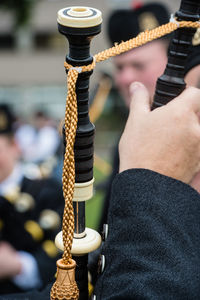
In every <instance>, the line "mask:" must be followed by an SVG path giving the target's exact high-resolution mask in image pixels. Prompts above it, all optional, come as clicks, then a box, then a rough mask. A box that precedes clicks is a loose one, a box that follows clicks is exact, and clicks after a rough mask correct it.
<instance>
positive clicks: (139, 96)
mask: <svg viewBox="0 0 200 300" xmlns="http://www.w3.org/2000/svg"><path fill="white" fill-rule="evenodd" d="M130 93H131V103H130V113H134V115H136V116H140V115H141V114H144V113H147V112H150V96H149V93H148V91H147V89H146V88H145V86H144V85H143V84H142V83H140V82H137V81H136V82H133V83H132V84H131V86H130Z"/></svg>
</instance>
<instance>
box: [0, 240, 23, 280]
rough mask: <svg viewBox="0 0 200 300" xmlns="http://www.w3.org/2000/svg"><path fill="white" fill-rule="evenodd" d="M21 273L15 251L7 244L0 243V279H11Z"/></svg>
mask: <svg viewBox="0 0 200 300" xmlns="http://www.w3.org/2000/svg"><path fill="white" fill-rule="evenodd" d="M20 272H21V263H20V260H19V257H18V254H17V251H16V250H15V249H14V248H13V247H12V246H11V245H10V244H9V243H7V242H0V279H6V278H12V277H13V276H16V275H17V274H20Z"/></svg>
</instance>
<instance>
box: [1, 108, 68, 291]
mask: <svg viewBox="0 0 200 300" xmlns="http://www.w3.org/2000/svg"><path fill="white" fill-rule="evenodd" d="M13 120H14V118H13V114H12V112H11V109H10V108H9V107H8V105H6V104H1V105H0V294H6V293H16V292H21V291H26V290H30V289H33V288H41V287H43V286H45V285H46V284H47V283H48V282H49V281H52V280H53V278H54V275H55V272H56V260H57V258H58V257H59V256H60V254H59V253H58V250H57V249H56V247H55V245H54V238H55V235H56V234H57V232H58V231H59V230H60V228H61V219H62V214H63V207H64V200H63V195H62V188H61V186H60V185H59V184H58V183H57V182H55V181H54V180H53V179H51V178H49V179H38V180H37V179H35V180H32V179H30V178H28V177H26V175H25V174H24V170H23V166H22V164H21V163H20V149H19V146H18V144H17V142H16V140H15V137H14V122H13Z"/></svg>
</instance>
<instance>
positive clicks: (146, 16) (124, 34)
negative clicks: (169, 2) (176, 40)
mask: <svg viewBox="0 0 200 300" xmlns="http://www.w3.org/2000/svg"><path fill="white" fill-rule="evenodd" d="M168 22H169V11H168V9H167V8H166V7H165V6H164V5H163V4H159V3H150V4H146V5H141V6H135V8H131V9H119V10H116V11H114V12H113V13H112V14H111V15H110V18H109V21H108V37H109V39H110V41H111V43H112V44H114V43H115V42H117V43H121V42H122V41H127V40H129V39H131V38H134V37H136V36H137V35H138V34H139V33H140V32H143V31H145V30H151V29H154V28H156V27H158V26H160V25H163V24H165V23H168Z"/></svg>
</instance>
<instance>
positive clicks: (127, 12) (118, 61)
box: [99, 2, 170, 231]
mask: <svg viewBox="0 0 200 300" xmlns="http://www.w3.org/2000/svg"><path fill="white" fill-rule="evenodd" d="M169 17H170V14H169V11H168V9H167V8H166V7H165V6H164V5H163V4H160V3H154V2H152V3H148V4H144V5H142V4H140V5H137V6H136V7H135V6H134V7H133V8H130V9H120V10H116V11H114V12H112V13H111V15H110V17H109V20H108V26H107V28H108V37H109V40H110V42H111V44H112V45H113V44H114V43H120V42H121V41H126V40H129V39H131V38H134V37H136V36H137V35H138V34H139V33H140V32H143V31H145V30H151V29H153V28H156V27H157V26H160V25H163V24H165V23H168V22H169ZM122 24H123V26H122ZM169 39H170V36H169V35H168V36H165V37H163V38H160V39H157V40H155V41H152V42H150V43H147V44H146V45H143V46H141V47H138V48H136V49H133V50H130V51H128V52H125V53H123V54H120V55H118V56H115V57H114V58H113V64H114V72H113V79H114V82H115V86H116V89H117V90H118V92H119V94H120V95H121V98H122V100H123V102H124V104H125V106H126V109H127V111H128V109H129V104H130V100H131V97H130V85H131V84H132V82H134V81H140V82H141V83H143V84H144V85H145V87H146V88H147V90H148V92H149V94H150V97H151V101H152V99H153V95H154V91H155V86H156V81H157V78H158V77H159V76H160V75H161V74H162V73H163V71H164V69H165V66H166V63H167V49H168V46H169ZM116 97H117V96H116ZM117 144H118V142H117ZM113 152H114V153H113V155H112V157H113V159H112V160H113V161H112V172H111V175H110V176H109V178H108V180H107V184H106V195H105V198H104V208H103V214H102V218H101V221H100V224H99V231H101V230H102V227H103V224H105V223H106V220H107V211H108V206H109V201H110V196H111V185H112V181H113V179H114V177H115V175H116V174H117V173H118V171H119V154H118V147H117V146H116V145H115V147H114V150H113Z"/></svg>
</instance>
